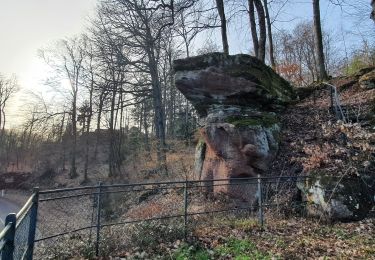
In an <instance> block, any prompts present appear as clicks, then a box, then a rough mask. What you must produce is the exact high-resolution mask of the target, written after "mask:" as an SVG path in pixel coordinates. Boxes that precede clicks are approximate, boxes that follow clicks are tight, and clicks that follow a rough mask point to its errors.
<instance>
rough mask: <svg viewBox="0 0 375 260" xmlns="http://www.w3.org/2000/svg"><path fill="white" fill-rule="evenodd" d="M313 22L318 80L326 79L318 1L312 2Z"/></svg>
mask: <svg viewBox="0 0 375 260" xmlns="http://www.w3.org/2000/svg"><path fill="white" fill-rule="evenodd" d="M313 15H314V16H313V20H314V38H315V51H316V58H317V65H318V72H319V80H326V79H328V74H327V71H326V67H325V61H324V47H323V35H322V25H321V20H320V0H313Z"/></svg>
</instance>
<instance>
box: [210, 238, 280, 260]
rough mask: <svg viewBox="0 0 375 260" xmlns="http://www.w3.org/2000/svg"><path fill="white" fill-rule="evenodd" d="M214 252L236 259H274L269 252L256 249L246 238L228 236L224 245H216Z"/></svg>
mask: <svg viewBox="0 0 375 260" xmlns="http://www.w3.org/2000/svg"><path fill="white" fill-rule="evenodd" d="M215 253H217V254H218V255H219V256H221V257H230V258H233V259H236V260H250V259H256V260H258V259H259V260H266V259H274V258H272V255H271V254H269V253H265V252H262V251H260V250H258V249H257V248H256V246H255V244H254V243H252V242H251V241H250V240H247V239H237V238H230V239H228V241H227V242H226V243H225V244H224V245H220V246H218V247H216V248H215Z"/></svg>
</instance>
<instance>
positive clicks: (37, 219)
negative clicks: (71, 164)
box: [0, 176, 306, 260]
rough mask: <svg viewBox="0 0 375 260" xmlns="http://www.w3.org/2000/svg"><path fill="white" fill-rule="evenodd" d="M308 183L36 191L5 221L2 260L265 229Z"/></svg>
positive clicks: (268, 180) (251, 181) (269, 180)
mask: <svg viewBox="0 0 375 260" xmlns="http://www.w3.org/2000/svg"><path fill="white" fill-rule="evenodd" d="M305 178H306V177H305V176H299V177H297V176H283V177H260V176H258V177H254V178H232V179H216V180H200V181H188V180H186V181H173V182H152V183H151V182H150V183H136V184H112V185H106V184H102V183H99V184H98V185H94V186H85V187H77V188H65V189H55V190H44V191H39V190H38V189H35V190H34V193H33V195H32V196H31V197H30V198H29V200H28V201H27V203H26V204H25V206H24V207H23V208H22V209H21V210H20V211H19V212H18V213H17V214H14V213H13V214H9V215H8V216H7V218H6V223H5V227H4V229H3V230H2V232H1V233H0V253H1V258H0V259H1V260H5V259H6V260H12V259H15V260H18V259H32V258H33V257H34V259H66V258H71V257H74V256H77V255H85V256H87V257H88V258H90V257H94V256H106V255H110V254H111V253H113V252H114V251H116V250H118V251H122V250H126V249H129V248H134V247H137V246H138V247H147V246H148V245H149V244H150V243H154V242H158V243H163V242H165V240H177V239H189V238H191V237H194V236H195V232H196V231H197V230H200V229H201V228H202V227H203V228H204V227H207V226H210V227H211V226H213V225H216V224H218V223H217V222H219V223H221V221H224V222H223V223H224V224H223V225H224V226H227V225H228V223H229V224H230V223H232V222H233V221H236V220H238V219H239V218H244V219H246V220H250V221H253V222H254V223H258V224H257V225H258V226H260V227H261V228H262V227H263V225H264V224H265V222H266V220H267V217H266V216H267V212H268V211H269V210H273V209H277V210H279V209H280V208H282V207H283V205H284V206H286V207H287V208H290V207H291V204H290V203H291V201H294V200H293V199H292V197H293V194H295V192H296V190H297V187H296V183H297V182H298V181H301V180H304V179H305ZM293 203H296V205H297V206H301V205H302V206H303V205H304V202H303V201H299V202H296V201H294V202H293ZM218 217H220V218H218ZM218 219H220V221H218ZM223 219H224V220H223Z"/></svg>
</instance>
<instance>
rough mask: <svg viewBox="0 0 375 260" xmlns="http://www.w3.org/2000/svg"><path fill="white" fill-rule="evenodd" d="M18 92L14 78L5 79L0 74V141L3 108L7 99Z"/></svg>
mask: <svg viewBox="0 0 375 260" xmlns="http://www.w3.org/2000/svg"><path fill="white" fill-rule="evenodd" d="M17 91H18V83H17V78H16V76H14V75H13V76H11V77H9V78H6V77H5V76H2V75H1V74H0V139H1V136H2V135H3V133H4V131H5V123H6V114H5V107H6V105H7V102H8V101H9V98H10V97H11V96H12V95H13V94H14V93H16V92H17Z"/></svg>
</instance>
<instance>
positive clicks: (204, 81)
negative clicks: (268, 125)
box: [174, 53, 295, 117]
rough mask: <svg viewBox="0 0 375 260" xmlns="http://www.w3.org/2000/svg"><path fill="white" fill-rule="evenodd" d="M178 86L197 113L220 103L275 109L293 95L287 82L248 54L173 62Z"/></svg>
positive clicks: (222, 55)
mask: <svg viewBox="0 0 375 260" xmlns="http://www.w3.org/2000/svg"><path fill="white" fill-rule="evenodd" d="M174 69H175V72H176V74H175V79H176V86H177V88H178V89H179V90H180V91H181V92H182V93H183V94H184V95H185V96H186V98H187V99H189V100H190V101H191V102H192V104H193V105H194V106H195V108H196V110H197V112H198V113H199V115H200V116H202V117H204V116H207V114H208V110H210V109H212V108H214V107H215V105H221V106H225V105H227V106H233V105H236V106H241V107H247V108H255V109H257V110H261V111H262V110H267V111H269V110H270V111H274V110H276V109H279V108H281V107H282V106H283V105H284V104H285V103H287V102H290V101H291V100H292V99H293V98H295V95H294V92H293V90H292V88H291V86H290V85H289V83H288V82H287V81H285V80H284V79H283V78H281V77H280V76H279V75H278V74H276V73H275V72H274V71H273V70H272V69H271V68H270V67H268V66H266V65H264V64H263V63H262V62H261V61H259V60H258V59H256V58H254V57H252V56H250V55H244V54H240V55H234V56H227V55H225V54H223V53H212V54H206V55H202V56H196V57H192V58H189V59H182V60H176V61H175V63H174Z"/></svg>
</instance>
